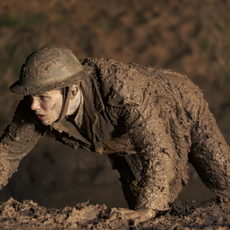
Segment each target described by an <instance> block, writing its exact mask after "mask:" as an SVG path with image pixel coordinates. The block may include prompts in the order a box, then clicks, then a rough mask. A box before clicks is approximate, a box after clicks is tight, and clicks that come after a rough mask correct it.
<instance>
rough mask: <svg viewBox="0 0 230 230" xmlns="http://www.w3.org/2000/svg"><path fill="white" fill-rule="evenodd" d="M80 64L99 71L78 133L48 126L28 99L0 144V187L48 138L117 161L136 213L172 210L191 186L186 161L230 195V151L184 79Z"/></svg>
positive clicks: (86, 87) (86, 85)
mask: <svg viewBox="0 0 230 230" xmlns="http://www.w3.org/2000/svg"><path fill="white" fill-rule="evenodd" d="M82 64H84V65H89V66H92V67H93V69H94V71H93V73H92V75H91V76H89V77H88V78H87V79H85V80H83V81H81V83H80V85H79V87H80V89H81V91H82V93H83V97H84V112H83V117H82V119H83V120H82V123H81V125H80V126H78V125H76V123H75V122H74V117H71V116H70V117H66V118H65V119H63V120H62V121H61V122H55V123H54V124H53V125H52V126H47V127H46V126H43V125H41V124H40V122H39V121H38V120H37V118H36V117H35V114H34V112H33V111H31V110H30V109H29V108H30V105H29V101H28V98H27V97H25V98H24V100H22V101H21V102H20V104H19V106H18V108H17V110H16V113H15V116H14V119H13V121H12V123H11V124H10V125H9V126H8V128H7V129H6V130H5V132H4V135H3V137H2V139H1V146H0V147H1V159H0V166H1V177H0V182H1V186H4V185H5V184H6V183H7V179H8V178H9V177H10V176H11V175H12V173H13V172H15V171H16V170H17V167H18V164H19V162H20V160H21V159H22V157H24V156H25V155H26V154H27V153H28V152H29V151H30V150H31V149H32V148H33V147H34V146H35V145H36V143H37V142H38V140H39V139H40V138H41V137H42V136H43V135H47V136H48V137H50V138H53V139H55V140H57V141H60V142H62V143H64V144H67V145H69V146H71V147H73V148H83V149H86V150H89V151H95V152H99V153H100V154H104V155H109V156H113V157H111V158H110V159H111V161H112V164H113V165H114V168H117V169H118V170H119V172H120V174H121V181H123V190H124V193H125V194H126V199H127V200H128V199H129V198H128V196H129V193H130V192H131V193H132V195H133V197H134V201H133V200H131V201H129V200H128V202H129V206H130V207H131V208H153V209H155V210H166V209H168V208H169V205H170V203H172V202H173V201H174V200H175V199H176V197H177V195H178V193H179V192H180V191H181V188H182V186H183V185H186V184H187V162H188V160H190V162H191V163H192V164H193V165H194V167H195V168H196V169H197V171H198V173H199V174H200V176H201V178H202V180H203V181H204V182H205V183H206V185H207V186H208V187H209V188H211V189H212V190H213V191H217V192H218V191H220V192H225V191H226V190H228V188H229V187H230V169H229V164H230V155H229V147H228V145H227V144H226V142H225V140H224V138H223V137H222V135H221V133H220V131H219V129H218V128H217V126H216V123H215V120H214V118H213V116H212V114H211V113H210V111H209V109H208V105H207V103H206V102H205V100H204V99H203V95H202V93H201V91H200V90H199V89H198V87H197V86H195V85H194V84H193V83H192V82H191V81H190V80H189V79H188V78H187V77H186V76H183V75H180V74H178V73H175V72H173V71H170V70H162V69H157V68H152V67H143V66H139V65H136V64H123V63H119V62H116V61H113V60H104V59H84V60H82ZM119 157H121V158H120V159H125V164H124V165H122V164H123V163H122V161H119ZM117 159H118V160H117ZM119 162H120V163H119ZM121 165H122V166H121ZM125 167H128V168H129V169H130V172H131V174H130V175H132V176H131V177H132V178H131V180H129V173H128V174H126V172H125V170H124V168H125ZM127 184H128V185H127ZM127 186H128V188H127Z"/></svg>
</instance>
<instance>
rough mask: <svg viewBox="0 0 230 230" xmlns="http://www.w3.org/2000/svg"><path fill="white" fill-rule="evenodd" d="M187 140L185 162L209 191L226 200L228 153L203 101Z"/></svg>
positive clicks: (229, 171) (229, 170)
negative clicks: (189, 145)
mask: <svg viewBox="0 0 230 230" xmlns="http://www.w3.org/2000/svg"><path fill="white" fill-rule="evenodd" d="M191 137H192V147H191V152H190V154H189V160H190V162H191V163H192V164H193V166H194V167H195V168H196V170H197V172H198V174H199V176H200V177H201V179H202V180H203V182H204V183H205V184H206V186H207V187H209V188H210V189H211V190H213V191H214V192H216V193H220V194H223V195H226V196H228V197H230V149H229V146H228V144H227V143H226V141H225V139H224V137H223V135H222V134H221V132H220V130H219V128H218V126H217V124H216V121H215V118H214V117H213V115H212V114H211V112H210V111H209V108H208V104H207V102H206V101H205V100H204V99H203V98H201V101H200V103H199V113H198V116H197V119H196V123H195V125H194V127H193V129H192V131H191Z"/></svg>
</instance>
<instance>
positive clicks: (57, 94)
mask: <svg viewBox="0 0 230 230" xmlns="http://www.w3.org/2000/svg"><path fill="white" fill-rule="evenodd" d="M62 100H63V97H62V94H61V91H60V90H52V91H48V92H45V93H43V94H41V95H33V96H31V107H30V108H31V109H32V110H34V112H35V114H36V115H37V117H38V119H39V120H40V121H41V123H42V124H43V125H51V124H52V123H53V122H55V121H56V120H57V119H58V118H59V115H60V112H61V108H62Z"/></svg>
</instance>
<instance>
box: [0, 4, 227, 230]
mask: <svg viewBox="0 0 230 230" xmlns="http://www.w3.org/2000/svg"><path fill="white" fill-rule="evenodd" d="M108 2H109V4H108ZM0 6H1V7H0V35H1V36H0V51H1V55H0V66H1V68H0V76H1V81H0V111H1V116H0V127H1V131H3V130H4V128H5V127H6V125H7V124H9V122H10V121H11V119H12V115H13V112H14V110H15V107H16V105H17V103H18V100H19V99H20V98H16V96H13V95H12V94H11V93H10V92H9V90H8V88H9V86H10V85H11V84H12V83H13V82H15V81H16V80H18V73H19V71H20V68H21V64H22V63H23V62H24V59H25V57H27V56H28V55H29V54H30V53H32V52H33V51H34V50H36V49H39V48H41V47H43V46H46V45H61V46H65V47H67V48H69V49H71V50H73V52H74V53H75V54H76V55H77V57H78V58H85V57H95V58H100V57H102V58H111V59H115V60H117V61H121V62H125V63H128V62H135V63H138V64H142V65H145V66H146V65H151V66H156V67H161V68H169V69H173V70H175V71H176V72H179V73H182V74H185V75H187V76H189V78H190V79H191V80H192V81H193V82H194V83H195V84H197V85H198V86H199V87H200V88H201V89H202V90H203V92H204V95H205V98H206V99H207V101H208V102H209V106H210V109H211V111H212V113H213V114H214V116H215V118H216V120H217V123H218V126H219V127H220V129H221V132H222V133H223V134H224V136H225V139H226V141H227V142H228V143H229V144H230V100H229V92H230V68H229V67H230V55H229V54H230V52H229V51H230V43H229V41H230V29H229V28H230V14H229V12H230V2H229V1H228V0H221V1H220V0H203V1H200V0H187V1H184V0H175V1H168V0H167V1H166V0H165V1H162V0H154V1H153V0H143V1H139V0H132V1H130V0H123V1H117V0H109V1H108V0H101V1H95V0H87V1H86V0H68V1H62V0H50V1H46V0H33V1H30V0H20V1H18V0H11V1H7V0H1V3H0ZM67 152H68V157H66V153H67ZM111 171H112V170H111V165H110V164H109V163H105V162H104V158H96V155H93V153H92V155H90V154H88V153H87V154H86V153H84V152H77V153H76V150H74V151H73V150H71V149H69V148H68V149H65V148H64V146H63V145H60V146H59V145H57V143H56V142H55V143H52V145H51V142H50V141H49V140H42V142H41V143H40V144H39V145H38V146H36V148H35V149H34V150H33V151H32V152H31V154H29V155H28V156H27V157H25V159H24V161H23V162H22V164H21V165H20V169H19V171H18V173H16V174H15V175H14V178H13V179H12V180H11V181H10V183H9V184H8V186H6V187H5V188H4V191H3V195H4V197H5V196H6V197H7V199H4V200H7V201H5V202H2V203H1V204H0V229H14V230H16V229H20V230H27V229H39V230H43V229H145V230H147V229H220V230H222V229H230V205H229V201H228V200H225V199H223V198H221V197H214V198H211V199H208V195H207V193H208V190H205V191H204V192H202V191H201V189H200V187H201V186H200V184H199V185H197V184H196V186H195V190H194V191H193V192H191V193H193V194H192V195H199V194H201V193H202V194H203V198H204V199H203V200H204V201H202V202H198V201H189V202H185V203H182V202H180V201H176V202H175V203H174V204H173V206H172V207H171V209H170V210H168V211H167V212H165V213H159V214H158V215H157V216H156V218H154V219H150V220H149V221H146V222H143V223H139V220H138V219H129V218H127V216H123V215H122V214H121V213H120V212H119V210H118V209H117V208H116V207H124V206H123V205H124V204H123V201H121V203H119V202H118V200H119V199H118V197H119V194H118V192H117V191H118V190H116V189H115V188H116V186H117V184H116V183H117V181H118V178H117V175H115V174H112V172H111ZM190 177H191V178H193V179H194V181H195V180H196V179H197V176H196V175H195V174H194V173H193V172H192V174H190ZM86 181H88V182H87V183H86ZM89 184H93V187H90V189H88V190H90V192H91V190H93V194H96V192H97V194H99V195H98V198H102V197H103V198H106V197H108V199H109V201H110V205H109V204H106V205H102V204H103V203H106V202H105V201H104V200H103V201H102V202H94V205H92V202H93V198H92V200H90V202H89V203H80V202H82V201H86V200H88V199H89V198H90V197H91V196H92V194H91V193H90V194H87V192H86V188H88V187H89ZM80 185H82V186H80ZM102 186H103V187H102ZM119 186H120V184H119ZM76 188H77V189H76ZM78 188H81V189H80V190H78ZM113 188H114V189H113ZM108 191H109V192H108ZM189 191H191V186H189V190H187V193H188V192H189ZM106 192H108V193H106ZM108 194H109V195H108ZM3 195H1V196H3ZM83 195H85V196H83ZM182 195H185V194H184V193H183V192H182ZM10 196H13V197H14V199H13V198H10V199H8V198H9V197H10ZM78 197H81V201H77V200H76V199H77V198H78ZM193 197H194V196H193ZM187 198H188V197H186V199H187ZM71 199H72V200H71ZM17 200H20V202H19V201H17ZM112 201H115V202H113V203H112ZM35 202H37V203H39V204H37V203H35ZM96 203H101V204H96Z"/></svg>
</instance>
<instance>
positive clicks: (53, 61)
mask: <svg viewBox="0 0 230 230" xmlns="http://www.w3.org/2000/svg"><path fill="white" fill-rule="evenodd" d="M91 72H92V68H91V67H89V66H84V65H81V63H80V62H79V60H78V59H77V57H76V56H75V55H74V54H73V52H72V51H70V50H68V49H66V48H64V47H59V46H48V47H44V48H42V49H39V50H37V51H35V52H34V53H32V54H31V55H30V56H28V57H27V59H26V61H25V64H23V65H22V68H21V73H20V79H19V80H18V81H17V82H15V83H14V84H13V85H12V86H11V87H10V90H11V91H12V92H14V93H17V94H22V95H25V96H26V95H36V94H40V93H44V92H46V91H50V90H54V89H61V88H64V87H67V86H70V85H73V84H77V83H78V82H79V81H81V80H82V79H84V78H86V77H87V76H89V75H90V73H91Z"/></svg>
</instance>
